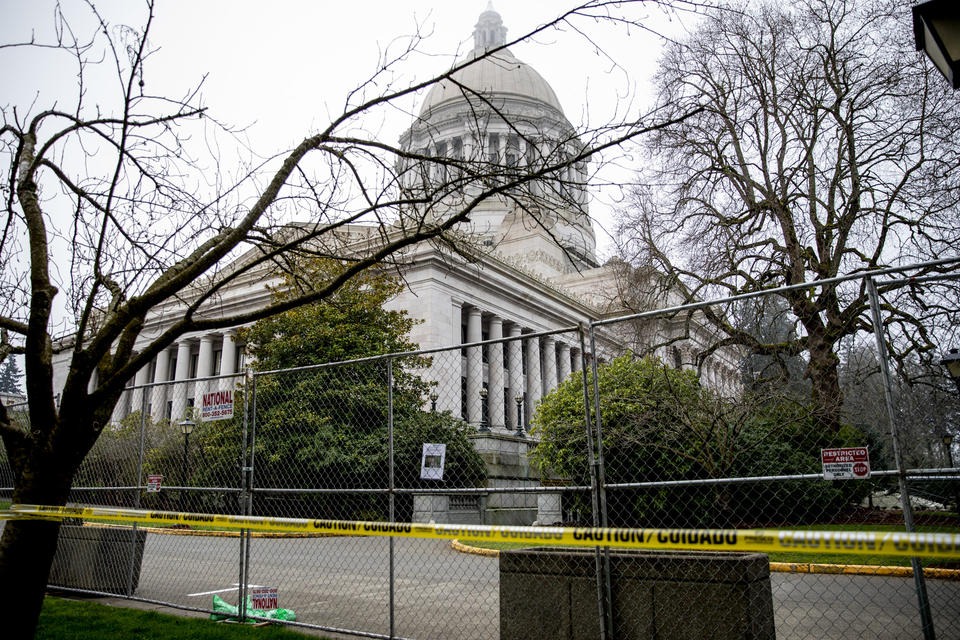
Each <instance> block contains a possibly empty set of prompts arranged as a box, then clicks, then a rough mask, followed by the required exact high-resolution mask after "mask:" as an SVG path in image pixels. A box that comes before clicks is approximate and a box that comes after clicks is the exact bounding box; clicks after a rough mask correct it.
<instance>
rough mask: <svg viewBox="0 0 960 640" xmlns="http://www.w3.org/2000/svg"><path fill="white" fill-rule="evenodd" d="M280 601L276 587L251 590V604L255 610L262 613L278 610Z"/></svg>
mask: <svg viewBox="0 0 960 640" xmlns="http://www.w3.org/2000/svg"><path fill="white" fill-rule="evenodd" d="M279 601H280V598H279V596H278V594H277V588H276V587H254V588H252V589H251V590H250V604H251V605H252V606H253V608H254V609H260V610H262V611H269V610H270V609H278V608H279V605H278V604H277V603H278V602H279Z"/></svg>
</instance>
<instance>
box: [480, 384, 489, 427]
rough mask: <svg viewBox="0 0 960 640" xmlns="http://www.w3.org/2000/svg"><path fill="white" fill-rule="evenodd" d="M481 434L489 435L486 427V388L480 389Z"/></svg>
mask: <svg viewBox="0 0 960 640" xmlns="http://www.w3.org/2000/svg"><path fill="white" fill-rule="evenodd" d="M479 431H480V432H481V433H489V432H490V427H488V426H487V388H486V387H480V429H479Z"/></svg>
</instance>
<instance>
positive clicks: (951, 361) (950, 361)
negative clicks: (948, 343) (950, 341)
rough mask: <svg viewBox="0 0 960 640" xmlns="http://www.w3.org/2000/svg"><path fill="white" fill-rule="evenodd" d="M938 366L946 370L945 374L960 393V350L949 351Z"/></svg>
mask: <svg viewBox="0 0 960 640" xmlns="http://www.w3.org/2000/svg"><path fill="white" fill-rule="evenodd" d="M940 364H942V365H943V366H944V367H946V368H947V373H949V374H950V377H951V378H953V382H954V384H956V385H957V391H960V349H950V353H948V354H946V355H945V356H943V359H942V360H941V361H940Z"/></svg>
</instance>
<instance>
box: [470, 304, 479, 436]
mask: <svg viewBox="0 0 960 640" xmlns="http://www.w3.org/2000/svg"><path fill="white" fill-rule="evenodd" d="M482 323H483V318H482V316H481V314H480V309H478V308H476V307H470V309H469V310H468V311H467V342H468V343H470V342H480V341H481V340H483V324H482ZM481 349H482V348H481V347H470V348H469V349H467V371H466V375H467V400H466V402H467V422H469V423H470V424H472V425H475V426H477V427H479V426H480V420H481V418H482V417H483V410H482V408H481V406H480V389H482V388H483V352H482V350H481Z"/></svg>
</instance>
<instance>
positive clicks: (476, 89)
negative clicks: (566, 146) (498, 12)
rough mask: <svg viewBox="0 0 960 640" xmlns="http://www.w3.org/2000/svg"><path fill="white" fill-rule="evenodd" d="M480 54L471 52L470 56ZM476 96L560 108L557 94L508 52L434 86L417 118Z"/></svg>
mask: <svg viewBox="0 0 960 640" xmlns="http://www.w3.org/2000/svg"><path fill="white" fill-rule="evenodd" d="M477 55H481V53H480V52H477V51H476V50H474V51H473V52H472V53H471V56H472V57H474V58H475V57H477ZM475 93H479V94H481V95H482V96H483V97H484V98H485V99H491V98H498V97H510V98H514V99H517V98H519V99H524V98H526V99H528V100H534V101H536V102H540V103H543V104H547V105H550V106H551V107H553V108H554V109H556V110H557V111H559V112H560V113H561V114H562V113H563V108H562V107H561V106H560V101H559V100H557V94H556V93H554V91H553V89H552V88H551V87H550V85H549V84H548V83H547V81H546V80H544V79H543V76H541V75H540V74H539V73H537V72H536V70H534V68H533V67H531V66H530V65H528V64H527V63H525V62H521V61H520V60H518V59H517V58H516V56H514V55H513V54H512V53H511V52H510V50H509V49H501V50H500V51H497V52H496V53H494V54H492V55H490V56H487V57H486V58H482V59H480V60H477V61H476V62H474V63H473V64H470V65H468V66H466V67H464V68H463V69H460V70H459V71H457V72H456V73H454V74H453V81H451V80H441V81H440V82H438V83H437V84H435V85H434V86H433V87H432V88H431V89H430V92H429V93H428V94H427V98H426V99H425V100H424V101H423V106H422V107H421V108H420V117H422V118H426V117H427V116H428V115H429V113H430V112H431V111H433V110H435V109H437V108H438V107H440V106H442V105H444V104H445V103H447V102H450V101H454V100H461V101H462V100H463V99H464V98H468V99H469V98H470V97H471V96H472V95H473V94H475Z"/></svg>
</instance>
